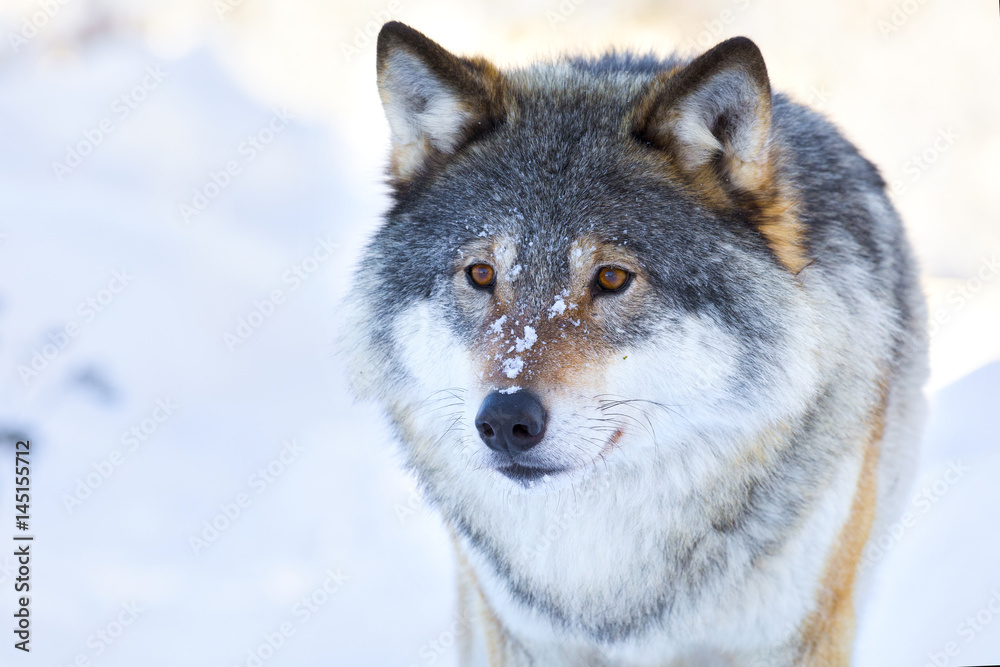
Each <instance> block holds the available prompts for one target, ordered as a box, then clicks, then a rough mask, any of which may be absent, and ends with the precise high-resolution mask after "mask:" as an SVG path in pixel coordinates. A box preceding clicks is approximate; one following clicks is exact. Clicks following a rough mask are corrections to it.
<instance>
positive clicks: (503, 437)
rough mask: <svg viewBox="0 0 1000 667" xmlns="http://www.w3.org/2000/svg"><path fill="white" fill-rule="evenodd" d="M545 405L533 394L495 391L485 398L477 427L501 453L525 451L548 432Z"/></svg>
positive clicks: (481, 435) (480, 435)
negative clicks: (546, 429)
mask: <svg viewBox="0 0 1000 667" xmlns="http://www.w3.org/2000/svg"><path fill="white" fill-rule="evenodd" d="M545 418H546V414H545V407H544V406H543V405H542V402H541V401H539V400H538V398H536V397H535V396H534V395H533V394H531V393H529V392H526V391H518V392H516V393H513V394H501V393H500V392H498V391H494V392H493V393H491V394H490V395H488V396H487V397H486V398H485V399H483V404H482V405H481V406H480V407H479V414H477V415H476V430H477V431H479V437H480V438H482V439H483V442H485V443H486V446H487V447H489V448H490V449H492V450H493V451H496V452H500V453H501V454H508V455H514V454H520V453H521V452H526V451H528V450H529V449H531V448H532V447H534V446H535V445H537V444H538V443H539V442H541V441H542V437H544V435H545Z"/></svg>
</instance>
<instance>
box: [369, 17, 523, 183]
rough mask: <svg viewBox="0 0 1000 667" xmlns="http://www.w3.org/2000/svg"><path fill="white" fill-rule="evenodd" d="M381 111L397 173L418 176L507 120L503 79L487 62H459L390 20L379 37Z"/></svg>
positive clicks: (400, 179)
mask: <svg viewBox="0 0 1000 667" xmlns="http://www.w3.org/2000/svg"><path fill="white" fill-rule="evenodd" d="M377 52H378V53H377V57H376V64H377V70H378V90H379V96H380V97H381V98H382V107H383V109H384V110H385V116H386V118H387V119H388V121H389V129H390V130H391V131H392V166H391V171H392V175H393V176H394V177H395V179H396V180H397V182H406V181H409V180H410V179H412V178H413V177H414V176H416V175H417V174H418V173H419V172H420V171H421V170H422V169H423V168H424V167H425V166H426V165H427V164H428V163H429V162H430V161H432V160H434V159H435V158H440V157H447V156H449V155H451V154H453V153H454V152H455V151H457V150H458V149H459V148H460V147H461V146H462V145H463V144H465V143H467V142H468V141H469V140H471V139H472V138H473V137H475V136H476V135H477V134H478V133H480V132H483V131H487V130H489V129H490V128H492V127H494V126H495V125H496V124H497V123H498V122H500V121H501V120H502V116H503V81H502V78H501V76H500V73H499V71H498V70H497V68H496V67H494V66H493V65H491V64H490V63H488V62H487V61H486V60H484V59H481V58H477V59H471V58H460V57H458V56H455V55H453V54H451V53H449V52H448V51H446V50H445V49H443V48H442V47H441V46H439V45H438V44H437V43H435V42H434V41H432V40H430V39H428V38H427V37H425V36H424V35H422V34H421V33H419V32H417V31H416V30H414V29H413V28H411V27H409V26H407V25H404V24H402V23H399V22H397V21H390V22H389V23H386V24H385V25H384V26H382V30H381V32H379V35H378V48H377Z"/></svg>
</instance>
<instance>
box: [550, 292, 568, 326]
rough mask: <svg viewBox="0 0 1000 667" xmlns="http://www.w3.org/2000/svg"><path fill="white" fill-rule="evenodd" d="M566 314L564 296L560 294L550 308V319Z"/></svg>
mask: <svg viewBox="0 0 1000 667" xmlns="http://www.w3.org/2000/svg"><path fill="white" fill-rule="evenodd" d="M565 312H566V302H565V301H563V295H562V294H559V295H557V296H556V300H555V303H553V304H552V305H551V306H549V319H550V320H551V319H552V318H553V317H555V316H556V315H562V314H563V313H565Z"/></svg>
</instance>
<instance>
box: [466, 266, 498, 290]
mask: <svg viewBox="0 0 1000 667" xmlns="http://www.w3.org/2000/svg"><path fill="white" fill-rule="evenodd" d="M465 272H466V274H467V275H468V276H469V280H470V281H471V282H472V284H473V285H474V286H475V287H490V286H492V285H493V283H494V282H496V279H497V276H496V271H494V270H493V267H492V266H490V265H489V264H473V265H472V266H470V267H469V268H468V269H466V270H465Z"/></svg>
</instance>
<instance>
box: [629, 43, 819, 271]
mask: <svg viewBox="0 0 1000 667" xmlns="http://www.w3.org/2000/svg"><path fill="white" fill-rule="evenodd" d="M634 133H635V135H636V136H637V137H638V138H640V139H643V140H645V141H646V142H647V143H649V144H650V145H651V146H654V147H655V148H658V149H660V151H661V152H662V154H663V157H664V159H665V161H666V166H667V168H668V171H669V173H670V175H671V177H673V178H674V179H677V180H680V181H681V182H685V183H687V184H688V185H689V186H690V187H691V189H692V190H693V191H694V192H695V194H696V195H697V196H698V197H699V198H700V199H701V200H702V201H703V202H704V203H705V205H706V206H708V207H709V208H714V209H717V210H731V209H741V210H742V211H743V212H744V213H745V214H746V217H747V218H748V219H750V220H751V221H752V222H753V223H754V225H755V226H756V227H757V229H758V231H760V233H761V235H762V236H764V238H765V239H766V240H767V243H768V246H769V247H770V248H771V250H772V252H773V253H774V254H775V257H776V258H777V259H778V261H779V262H781V263H782V264H783V265H784V266H785V267H786V268H788V270H789V271H791V272H792V273H797V272H798V271H800V270H801V269H802V268H803V267H805V265H806V264H807V263H808V262H807V259H806V254H805V249H804V247H803V245H802V242H801V240H802V237H803V234H802V228H801V223H800V222H799V220H798V217H797V215H796V211H797V209H798V206H797V202H796V201H795V198H794V197H793V196H791V195H790V194H789V193H790V192H791V191H792V190H791V188H788V187H786V186H784V185H783V184H782V183H781V181H780V177H779V174H778V172H779V166H780V160H781V150H780V147H779V146H778V145H777V144H776V143H775V142H774V140H773V138H772V133H771V85H770V81H769V79H768V76H767V67H766V66H765V65H764V58H763V56H762V55H761V53H760V50H759V49H758V48H757V46H756V45H755V44H754V43H753V42H752V41H750V40H749V39H747V38H746V37H734V38H732V39H729V40H726V41H725V42H722V43H721V44H719V45H717V46H716V47H714V48H713V49H711V50H709V51H707V52H706V53H705V54H703V55H701V56H700V57H698V58H696V59H695V60H694V61H692V62H691V63H690V64H689V65H687V66H686V67H678V68H674V69H672V70H669V71H667V72H664V73H663V74H661V75H660V76H659V77H658V78H657V79H656V80H655V81H654V82H653V84H652V85H651V87H650V90H649V92H648V93H647V94H646V96H645V97H644V98H643V99H642V101H641V102H640V103H639V105H638V106H637V108H636V111H635V130H634Z"/></svg>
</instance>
